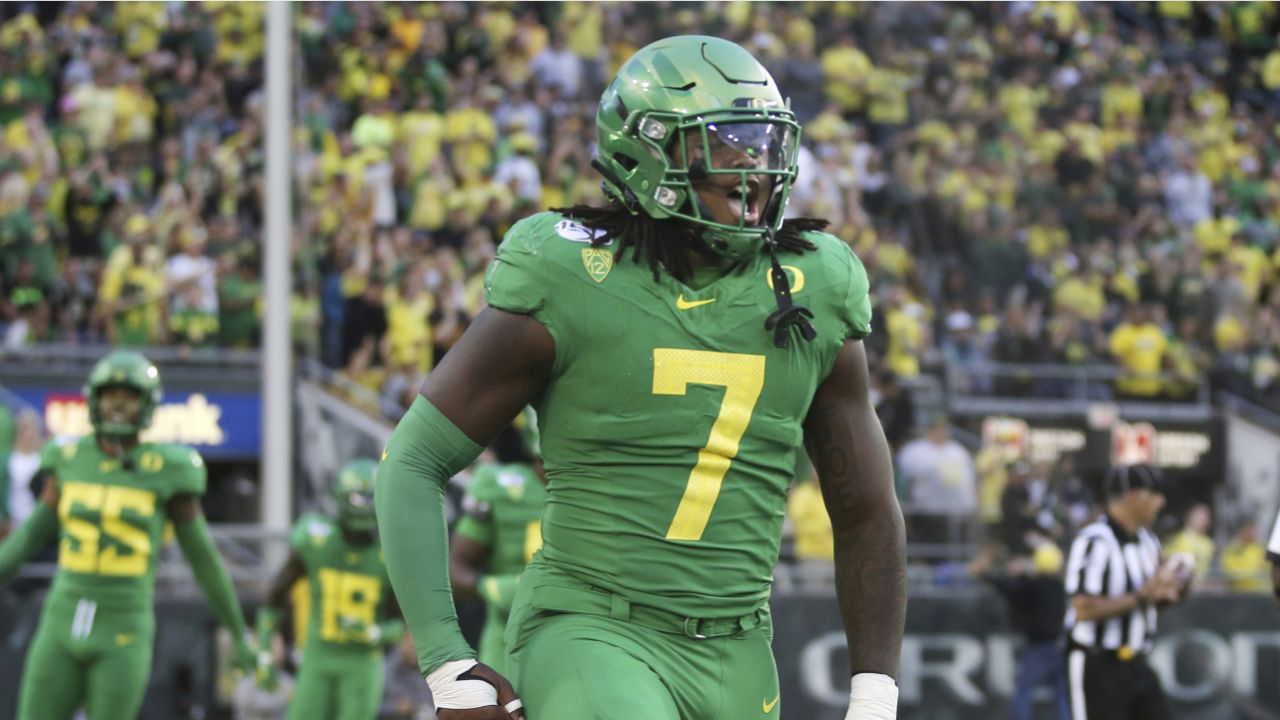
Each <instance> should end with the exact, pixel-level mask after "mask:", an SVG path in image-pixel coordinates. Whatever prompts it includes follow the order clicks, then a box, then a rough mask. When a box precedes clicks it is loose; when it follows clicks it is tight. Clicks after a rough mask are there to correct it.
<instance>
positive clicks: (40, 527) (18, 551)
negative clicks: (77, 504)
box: [0, 478, 61, 585]
mask: <svg viewBox="0 0 1280 720" xmlns="http://www.w3.org/2000/svg"><path fill="white" fill-rule="evenodd" d="M52 480H53V479H52V478H49V479H48V480H47V481H46V482H45V483H44V489H43V490H42V491H41V493H40V502H38V503H36V509H35V510H34V511H33V512H32V513H31V517H29V518H27V521H26V522H24V523H22V526H21V527H19V528H18V529H17V530H15V531H14V532H13V534H11V535H8V536H6V537H5V539H4V541H3V542H0V585H3V584H4V583H7V582H9V580H10V579H12V578H13V576H14V575H15V574H17V572H18V570H19V569H20V568H21V567H22V566H23V565H24V564H26V562H27V561H28V560H30V559H31V558H33V557H35V555H36V553H38V552H40V551H41V550H42V549H44V547H45V546H46V545H48V544H49V543H51V542H53V541H54V539H56V538H57V537H58V501H59V500H60V499H61V496H60V495H59V493H58V483H56V482H53V481H52Z"/></svg>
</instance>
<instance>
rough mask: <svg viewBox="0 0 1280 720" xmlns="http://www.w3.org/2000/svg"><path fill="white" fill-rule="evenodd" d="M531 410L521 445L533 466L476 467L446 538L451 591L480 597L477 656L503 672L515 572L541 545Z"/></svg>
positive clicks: (542, 476)
mask: <svg viewBox="0 0 1280 720" xmlns="http://www.w3.org/2000/svg"><path fill="white" fill-rule="evenodd" d="M532 415H533V413H531V412H530V413H525V417H526V418H527V423H526V425H525V439H526V441H525V446H526V450H528V451H529V454H530V455H531V456H532V458H533V464H532V465H530V464H526V463H508V464H485V465H480V466H478V467H477V468H476V469H475V472H474V473H473V474H472V476H471V484H469V485H468V486H467V494H466V496H465V497H463V499H462V512H463V515H462V519H460V520H459V521H458V524H457V526H456V527H455V528H454V534H453V538H452V540H450V542H449V581H450V583H451V584H452V585H453V592H454V594H455V595H462V596H475V597H479V598H480V599H481V600H484V603H485V621H484V629H483V630H481V632H480V647H479V648H478V649H479V660H480V662H482V663H484V664H485V665H488V666H489V667H491V668H493V669H494V670H497V671H498V672H499V673H505V672H506V664H507V663H506V653H507V646H506V643H505V642H503V633H505V632H506V629H507V616H508V615H509V614H510V613H511V601H512V600H514V599H515V593H516V586H517V583H518V582H519V580H520V573H522V572H523V571H524V567H525V565H526V564H528V562H529V561H530V560H531V559H533V554H534V553H535V552H537V551H538V548H540V547H542V506H543V502H544V501H545V500H546V497H547V492H546V488H545V484H546V473H545V472H544V468H543V466H542V458H541V457H540V454H541V450H540V448H539V447H538V440H537V427H536V426H535V425H533V424H532V423H533V422H535V421H534V420H533V418H532Z"/></svg>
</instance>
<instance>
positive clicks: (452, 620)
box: [374, 308, 555, 674]
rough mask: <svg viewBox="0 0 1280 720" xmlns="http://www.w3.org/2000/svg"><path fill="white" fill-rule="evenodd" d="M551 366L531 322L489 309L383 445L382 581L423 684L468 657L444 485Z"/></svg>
mask: <svg viewBox="0 0 1280 720" xmlns="http://www.w3.org/2000/svg"><path fill="white" fill-rule="evenodd" d="M554 359H555V344H554V341H553V340H552V338H551V335H550V334H549V333H548V332H547V330H546V328H544V327H543V326H542V325H541V324H540V323H539V322H538V321H537V320H534V319H533V318H531V317H527V316H523V315H515V314H512V313H507V312H503V311H501V310H497V309H494V308H488V309H486V310H485V311H484V312H482V313H480V315H479V316H478V317H477V318H476V320H475V322H474V323H473V324H472V325H471V327H470V328H468V329H467V331H466V332H465V333H464V334H463V336H462V339H461V340H459V341H458V343H457V344H456V345H455V346H454V347H453V348H452V349H451V350H450V351H449V354H448V355H446V356H445V357H444V360H443V361H442V362H441V363H440V365H439V366H438V367H437V368H436V369H435V370H434V371H432V373H431V374H430V375H429V376H428V377H427V381H426V384H425V385H424V386H423V389H422V395H423V398H420V399H419V400H418V402H416V403H415V404H414V407H413V408H411V409H410V411H409V413H408V414H407V415H406V416H405V419H404V420H401V422H400V424H399V426H398V427H397V428H396V432H395V433H393V435H392V438H391V441H390V443H388V446H387V452H386V455H385V457H384V459H383V462H382V465H381V466H380V467H379V469H378V479H377V492H376V493H375V494H374V497H375V502H376V503H377V508H378V521H379V527H380V530H381V534H382V541H383V550H384V552H385V554H386V562H387V573H388V575H389V576H390V577H391V584H392V587H393V588H394V589H395V593H396V597H397V598H399V600H400V606H401V609H402V610H403V611H404V615H405V620H406V621H407V623H408V626H409V631H410V633H411V634H412V635H413V637H414V642H415V645H416V646H417V649H418V663H419V667H420V669H421V670H422V672H423V673H424V674H429V673H431V672H432V671H433V670H435V669H436V668H438V667H439V666H440V665H442V664H444V663H446V662H449V661H452V660H459V659H463V658H468V657H471V656H472V655H473V651H471V650H470V648H468V647H467V645H466V642H465V640H463V638H462V635H461V632H460V631H459V630H458V626H457V615H456V612H455V611H454V608H453V601H452V597H453V593H452V590H451V588H450V586H449V575H448V565H447V552H448V551H447V550H446V545H447V536H446V530H445V519H444V508H443V505H442V497H443V493H444V485H445V484H446V483H447V482H448V481H449V477H448V475H449V474H450V472H452V471H454V470H456V468H458V467H461V466H462V465H464V464H465V463H466V462H468V461H469V460H470V459H474V457H475V454H477V453H478V452H479V447H480V446H482V445H484V444H486V443H488V442H489V441H490V440H492V439H493V438H494V437H496V436H497V435H498V433H499V432H501V431H502V429H503V428H505V427H506V426H507V424H509V423H510V422H511V419H512V418H514V417H515V416H516V414H517V413H519V412H520V410H521V409H522V408H524V406H525V405H527V404H528V403H529V401H530V400H531V399H533V398H534V397H535V396H536V395H537V394H538V392H540V391H541V389H542V387H543V385H544V384H545V383H546V380H547V377H548V375H549V373H550V371H551V365H552V362H553V360H554ZM468 445H469V446H470V447H467V446H468ZM468 453H469V454H470V457H466V455H467V454H468Z"/></svg>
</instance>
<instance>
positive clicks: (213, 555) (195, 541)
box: [174, 515, 245, 640]
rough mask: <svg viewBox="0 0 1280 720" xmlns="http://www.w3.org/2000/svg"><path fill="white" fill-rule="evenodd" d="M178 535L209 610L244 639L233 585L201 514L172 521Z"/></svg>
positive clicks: (232, 634) (235, 636)
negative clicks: (175, 521) (178, 521)
mask: <svg viewBox="0 0 1280 720" xmlns="http://www.w3.org/2000/svg"><path fill="white" fill-rule="evenodd" d="M174 530H175V531H176V533H177V536H178V544H179V545H180V546H182V554H183V555H186V556H187V561H188V562H190V563H191V570H192V571H193V572H194V573H195V576H196V582H197V583H199V585H200V589H201V590H203V591H204V594H205V597H207V598H209V604H210V605H212V606H213V613H214V614H215V615H217V616H218V620H219V621H220V622H221V623H222V624H223V626H225V627H226V628H227V629H228V630H230V631H231V637H233V638H235V639H237V640H243V639H244V633H245V623H244V613H243V612H242V611H241V610H240V599H239V598H238V597H236V589H235V586H234V585H232V584H231V576H230V575H228V574H227V566H226V565H223V564H222V557H221V556H219V555H218V548H217V547H215V546H214V544H213V537H212V536H211V535H209V525H208V524H207V523H205V520H204V515H197V516H196V517H195V518H194V519H192V520H189V521H187V522H182V523H174Z"/></svg>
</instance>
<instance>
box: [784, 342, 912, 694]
mask: <svg viewBox="0 0 1280 720" xmlns="http://www.w3.org/2000/svg"><path fill="white" fill-rule="evenodd" d="M867 375H868V373H867V357H866V351H865V349H864V348H863V346H862V342H861V341H859V340H847V341H845V344H844V347H843V348H842V349H841V350H840V353H839V355H838V356H837V357H836V362H835V366H834V367H833V368H832V369H831V374H830V375H829V376H827V379H826V380H824V381H823V383H822V385H821V386H819V387H818V391H817V393H816V394H815V395H814V399H813V405H812V406H811V407H810V408H809V415H808V417H807V418H805V423H804V435H805V448H806V449H807V450H808V452H809V457H810V458H811V459H812V460H813V464H814V467H815V468H817V470H818V479H819V482H820V483H821V486H822V495H823V498H824V499H825V501H826V504H827V512H828V514H829V515H830V516H831V528H832V532H833V534H834V536H835V550H836V559H835V563H836V596H837V598H838V600H839V603H840V614H841V616H842V618H843V620H844V629H845V634H846V635H847V636H848V642H849V667H850V669H851V670H852V672H853V674H855V675H856V674H858V673H864V672H865V673H883V674H885V675H888V676H890V677H897V674H898V657H899V654H900V653H901V650H902V632H903V626H904V624H905V622H906V611H907V588H906V531H905V529H904V527H903V520H902V510H901V509H900V508H899V507H898V498H897V496H896V495H895V494H894V486H893V467H892V462H891V460H890V457H889V446H888V443H886V442H885V439H884V431H883V430H881V428H880V421H879V419H878V418H877V417H876V414H875V410H874V408H873V407H872V405H871V398H870V393H869V383H868V377H867Z"/></svg>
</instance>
